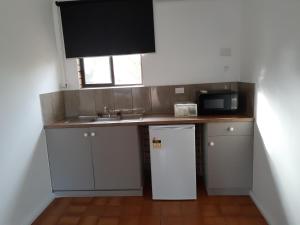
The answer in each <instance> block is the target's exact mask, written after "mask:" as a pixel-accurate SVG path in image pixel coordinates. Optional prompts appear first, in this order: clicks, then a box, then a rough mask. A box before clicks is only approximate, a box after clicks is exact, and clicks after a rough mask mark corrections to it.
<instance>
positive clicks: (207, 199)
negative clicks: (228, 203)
mask: <svg viewBox="0 0 300 225" xmlns="http://www.w3.org/2000/svg"><path fill="white" fill-rule="evenodd" d="M197 201H198V202H200V204H201V205H218V204H219V203H220V197H219V196H207V195H205V196H200V197H199V198H198V200H197Z"/></svg>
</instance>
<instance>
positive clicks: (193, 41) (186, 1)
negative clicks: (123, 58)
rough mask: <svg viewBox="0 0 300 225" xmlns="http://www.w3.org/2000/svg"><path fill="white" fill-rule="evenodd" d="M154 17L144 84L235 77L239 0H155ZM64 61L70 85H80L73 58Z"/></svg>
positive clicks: (146, 56)
mask: <svg viewBox="0 0 300 225" xmlns="http://www.w3.org/2000/svg"><path fill="white" fill-rule="evenodd" d="M154 16H155V33H156V53H155V54H146V55H144V56H143V60H142V63H143V81H144V85H146V86H150V85H171V84H192V83H205V82H224V81H239V79H240V35H241V24H240V22H241V0H168V1H163V0H157V1H154ZM221 48H231V51H232V56H231V57H224V56H223V57H222V56H220V49H221ZM66 64H67V66H66V68H67V82H68V84H69V88H70V89H78V88H79V85H78V78H77V73H76V62H75V61H74V60H67V62H66ZM225 66H229V69H228V71H227V70H226V71H224V67H225Z"/></svg>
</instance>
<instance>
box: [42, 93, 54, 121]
mask: <svg viewBox="0 0 300 225" xmlns="http://www.w3.org/2000/svg"><path fill="white" fill-rule="evenodd" d="M40 101H41V109H42V117H43V122H44V124H49V123H52V122H54V121H55V117H54V112H53V107H52V97H51V94H42V95H40Z"/></svg>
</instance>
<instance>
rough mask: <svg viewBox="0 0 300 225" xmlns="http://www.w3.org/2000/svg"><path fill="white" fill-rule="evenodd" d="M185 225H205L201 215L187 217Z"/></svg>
mask: <svg viewBox="0 0 300 225" xmlns="http://www.w3.org/2000/svg"><path fill="white" fill-rule="evenodd" d="M184 225H203V217H202V216H200V215H189V216H185V217H184Z"/></svg>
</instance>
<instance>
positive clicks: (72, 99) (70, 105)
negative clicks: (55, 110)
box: [64, 90, 79, 117]
mask: <svg viewBox="0 0 300 225" xmlns="http://www.w3.org/2000/svg"><path fill="white" fill-rule="evenodd" d="M64 98H65V116H66V117H76V116H78V115H79V91H77V90H76V91H65V92H64Z"/></svg>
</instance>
